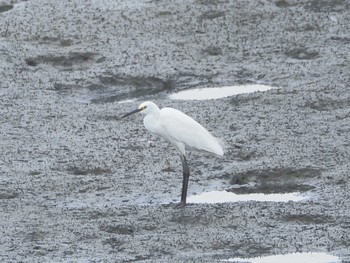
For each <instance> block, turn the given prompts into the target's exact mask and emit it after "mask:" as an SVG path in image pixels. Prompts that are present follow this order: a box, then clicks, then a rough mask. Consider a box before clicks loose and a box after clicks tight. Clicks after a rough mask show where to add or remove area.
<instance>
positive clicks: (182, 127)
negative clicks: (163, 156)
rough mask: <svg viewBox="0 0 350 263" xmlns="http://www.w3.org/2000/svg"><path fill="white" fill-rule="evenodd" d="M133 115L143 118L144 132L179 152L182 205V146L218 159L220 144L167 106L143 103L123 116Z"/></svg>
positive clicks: (186, 174) (185, 170)
mask: <svg viewBox="0 0 350 263" xmlns="http://www.w3.org/2000/svg"><path fill="white" fill-rule="evenodd" d="M136 112H141V113H143V114H145V115H146V116H145V117H144V119H143V123H144V125H145V128H146V129H147V130H148V131H150V132H152V133H155V134H158V135H160V136H162V137H163V138H165V139H166V140H168V141H169V142H170V143H171V144H173V145H174V146H175V147H176V149H177V150H178V151H179V152H180V154H181V161H182V165H183V174H184V180H183V188H182V196H181V202H182V203H183V204H185V203H186V195H187V186H188V178H189V169H188V165H187V161H186V157H185V155H186V147H187V148H189V149H193V150H197V151H202V152H207V153H210V154H213V155H216V156H220V157H221V156H223V154H224V151H223V149H222V147H221V145H220V144H219V142H218V140H217V139H216V138H215V137H214V136H213V135H212V134H211V133H210V132H209V131H207V130H206V129H205V128H204V127H203V126H202V125H200V124H199V123H198V122H196V121H195V120H194V119H192V118H191V117H189V116H187V115H186V114H184V113H183V112H181V111H179V110H176V109H173V108H167V107H166V108H162V109H159V108H158V106H157V105H156V104H155V103H153V102H151V101H146V102H143V103H142V104H141V105H140V106H139V107H138V108H137V109H136V110H134V111H132V112H130V113H128V114H125V115H124V116H123V117H127V116H129V115H131V114H133V113H136Z"/></svg>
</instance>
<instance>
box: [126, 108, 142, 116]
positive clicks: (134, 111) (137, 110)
mask: <svg viewBox="0 0 350 263" xmlns="http://www.w3.org/2000/svg"><path fill="white" fill-rule="evenodd" d="M139 111H142V109H136V110H133V111H132V112H129V113H127V114H125V115H123V116H122V118H125V117H128V116H129V115H131V114H134V113H136V112H139Z"/></svg>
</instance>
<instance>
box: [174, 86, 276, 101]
mask: <svg viewBox="0 0 350 263" xmlns="http://www.w3.org/2000/svg"><path fill="white" fill-rule="evenodd" d="M270 89H273V87H271V86H267V85H259V84H253V85H241V86H224V87H214V88H198V89H189V90H183V91H180V92H177V93H174V94H171V95H170V96H169V98H170V99H174V100H210V99H220V98H225V97H230V96H233V95H238V94H243V93H252V92H256V91H267V90H270Z"/></svg>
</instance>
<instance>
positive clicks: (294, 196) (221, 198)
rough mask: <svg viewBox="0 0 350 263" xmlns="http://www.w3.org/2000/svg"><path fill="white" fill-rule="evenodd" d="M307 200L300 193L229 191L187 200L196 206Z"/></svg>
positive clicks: (208, 193) (197, 196)
mask: <svg viewBox="0 0 350 263" xmlns="http://www.w3.org/2000/svg"><path fill="white" fill-rule="evenodd" d="M305 199H307V197H306V196H305V195H302V194H301V193H299V192H295V193H283V194H261V193H255V194H235V193H231V192H227V191H212V192H206V193H202V194H200V195H195V196H190V197H188V198H187V202H188V203H194V204H204V203H205V204H214V203H227V202H246V201H258V202H289V201H294V202H298V201H302V200H305Z"/></svg>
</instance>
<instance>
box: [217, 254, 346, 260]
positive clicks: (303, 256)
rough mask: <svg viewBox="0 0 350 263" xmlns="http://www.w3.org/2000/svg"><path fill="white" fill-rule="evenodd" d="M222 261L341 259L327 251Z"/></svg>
mask: <svg viewBox="0 0 350 263" xmlns="http://www.w3.org/2000/svg"><path fill="white" fill-rule="evenodd" d="M222 261H223V262H236V263H280V262H283V263H296V262H298V263H340V262H341V260H340V258H339V257H337V256H333V255H330V254H327V253H309V252H306V253H290V254H285V255H274V256H267V257H257V258H230V259H227V260H222Z"/></svg>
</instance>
